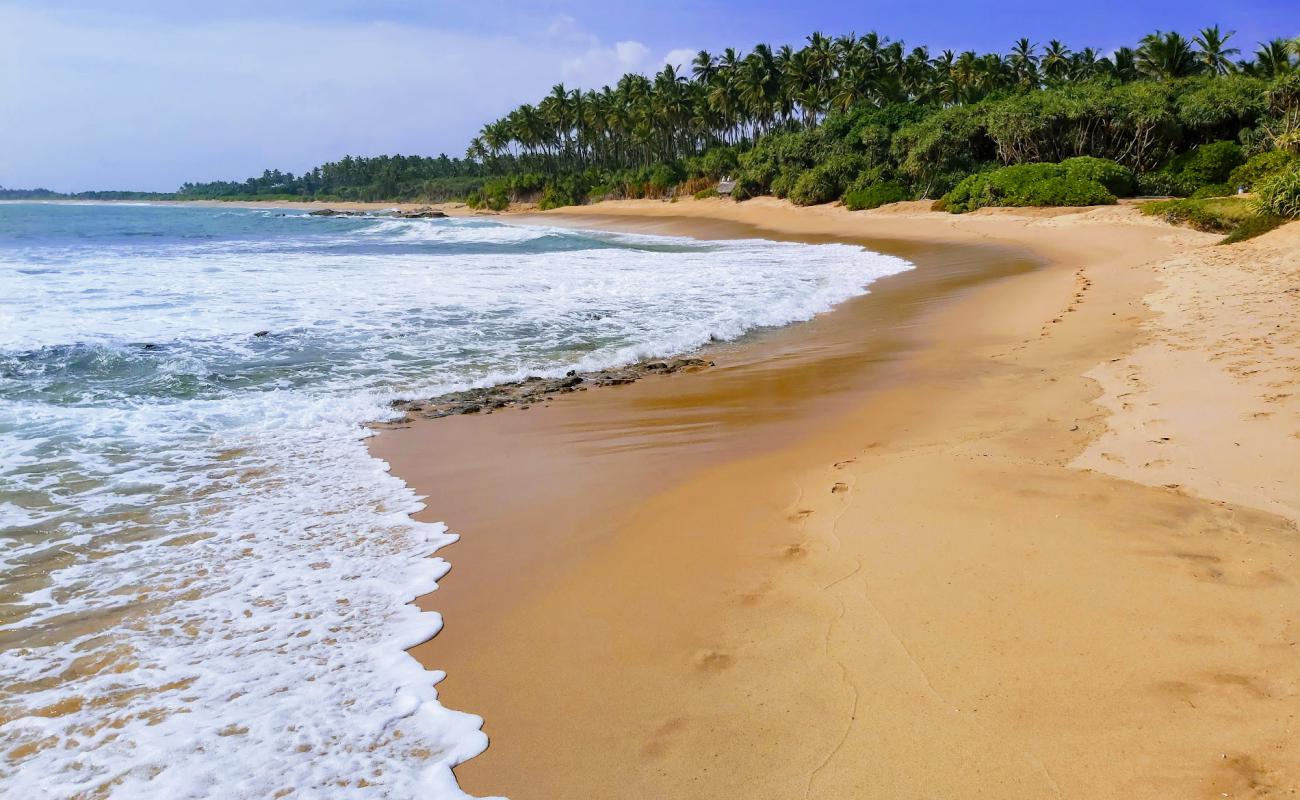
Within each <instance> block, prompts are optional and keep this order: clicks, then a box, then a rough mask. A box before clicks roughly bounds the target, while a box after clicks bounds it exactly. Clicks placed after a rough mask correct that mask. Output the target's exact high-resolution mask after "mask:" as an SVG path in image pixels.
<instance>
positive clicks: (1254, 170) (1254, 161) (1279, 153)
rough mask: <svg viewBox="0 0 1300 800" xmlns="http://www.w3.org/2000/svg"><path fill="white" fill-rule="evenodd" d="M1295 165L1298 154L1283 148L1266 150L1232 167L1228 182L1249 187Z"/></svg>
mask: <svg viewBox="0 0 1300 800" xmlns="http://www.w3.org/2000/svg"><path fill="white" fill-rule="evenodd" d="M1296 166H1300V155H1296V154H1295V153H1288V152H1287V151H1285V150H1266V151H1264V152H1263V153H1259V154H1257V155H1254V156H1251V157H1250V159H1249V160H1248V161H1247V162H1246V163H1245V164H1242V165H1241V166H1239V167H1237V168H1236V169H1234V170H1233V171H1232V174H1231V175H1229V176H1228V183H1229V184H1230V185H1232V186H1234V187H1235V186H1245V187H1246V188H1247V189H1249V188H1251V187H1253V186H1254V185H1255V184H1257V183H1262V182H1263V181H1265V180H1267V179H1268V178H1271V177H1273V176H1274V175H1278V174H1280V173H1282V172H1285V171H1286V170H1288V169H1291V168H1294V167H1296Z"/></svg>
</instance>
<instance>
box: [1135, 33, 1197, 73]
mask: <svg viewBox="0 0 1300 800" xmlns="http://www.w3.org/2000/svg"><path fill="white" fill-rule="evenodd" d="M1137 68H1138V70H1139V71H1140V72H1141V73H1142V74H1144V75H1147V76H1149V77H1152V78H1155V79H1156V80H1172V79H1174V78H1185V77H1187V76H1188V75H1195V74H1196V73H1197V72H1199V71H1200V68H1201V65H1200V63H1199V62H1198V61H1197V60H1196V54H1195V53H1193V52H1192V45H1191V42H1189V41H1187V40H1186V39H1185V38H1183V36H1182V34H1179V33H1176V32H1173V31H1170V32H1169V33H1163V32H1161V31H1156V32H1155V33H1149V34H1147V35H1146V36H1144V37H1142V43H1141V44H1140V45H1138V49H1137Z"/></svg>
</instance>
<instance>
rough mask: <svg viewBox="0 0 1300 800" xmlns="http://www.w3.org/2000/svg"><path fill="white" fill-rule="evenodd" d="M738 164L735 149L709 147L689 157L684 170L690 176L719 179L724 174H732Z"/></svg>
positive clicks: (738, 160)
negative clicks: (695, 155)
mask: <svg viewBox="0 0 1300 800" xmlns="http://www.w3.org/2000/svg"><path fill="white" fill-rule="evenodd" d="M739 166H740V159H739V158H738V157H737V156H736V151H735V150H734V149H732V148H730V147H710V148H709V149H708V150H705V151H704V152H703V153H701V154H700V155H699V156H697V157H695V158H692V159H690V160H689V161H688V162H687V165H686V171H687V172H688V173H690V175H691V177H704V178H708V179H710V180H715V181H716V180H720V179H721V178H722V177H723V176H725V175H732V174H734V173H735V172H736V168H737V167H739Z"/></svg>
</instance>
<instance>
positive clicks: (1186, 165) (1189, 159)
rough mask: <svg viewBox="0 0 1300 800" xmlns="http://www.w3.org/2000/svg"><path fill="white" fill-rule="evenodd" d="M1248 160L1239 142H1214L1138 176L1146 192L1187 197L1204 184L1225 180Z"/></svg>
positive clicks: (1223, 181)
mask: <svg viewBox="0 0 1300 800" xmlns="http://www.w3.org/2000/svg"><path fill="white" fill-rule="evenodd" d="M1245 161H1246V156H1245V153H1244V152H1242V149H1241V145H1239V144H1237V143H1236V142H1228V141H1222V142H1212V143H1210V144H1203V145H1201V146H1200V147H1197V148H1195V149H1193V150H1190V151H1188V152H1186V153H1182V154H1180V155H1177V156H1174V157H1173V158H1172V159H1170V160H1169V162H1168V163H1167V164H1165V165H1164V166H1163V167H1161V168H1160V169H1158V170H1156V171H1155V172H1151V173H1147V174H1146V175H1143V176H1142V177H1141V178H1140V179H1139V185H1140V186H1141V188H1142V191H1143V193H1144V194H1171V195H1176V196H1179V197H1186V196H1188V195H1190V194H1192V193H1194V192H1195V191H1196V190H1197V189H1199V188H1201V187H1202V186H1209V185H1211V184H1216V183H1226V182H1227V180H1228V178H1229V176H1230V175H1232V171H1233V170H1234V169H1236V168H1237V167H1239V166H1241V165H1242V164H1243V163H1244V162H1245Z"/></svg>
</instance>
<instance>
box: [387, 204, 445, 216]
mask: <svg viewBox="0 0 1300 800" xmlns="http://www.w3.org/2000/svg"><path fill="white" fill-rule="evenodd" d="M393 216H394V217H397V218H398V219H440V218H442V217H445V216H447V214H446V212H444V211H439V210H438V209H436V208H432V207H430V206H421V207H419V208H416V209H412V210H410V211H394V212H393Z"/></svg>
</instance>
